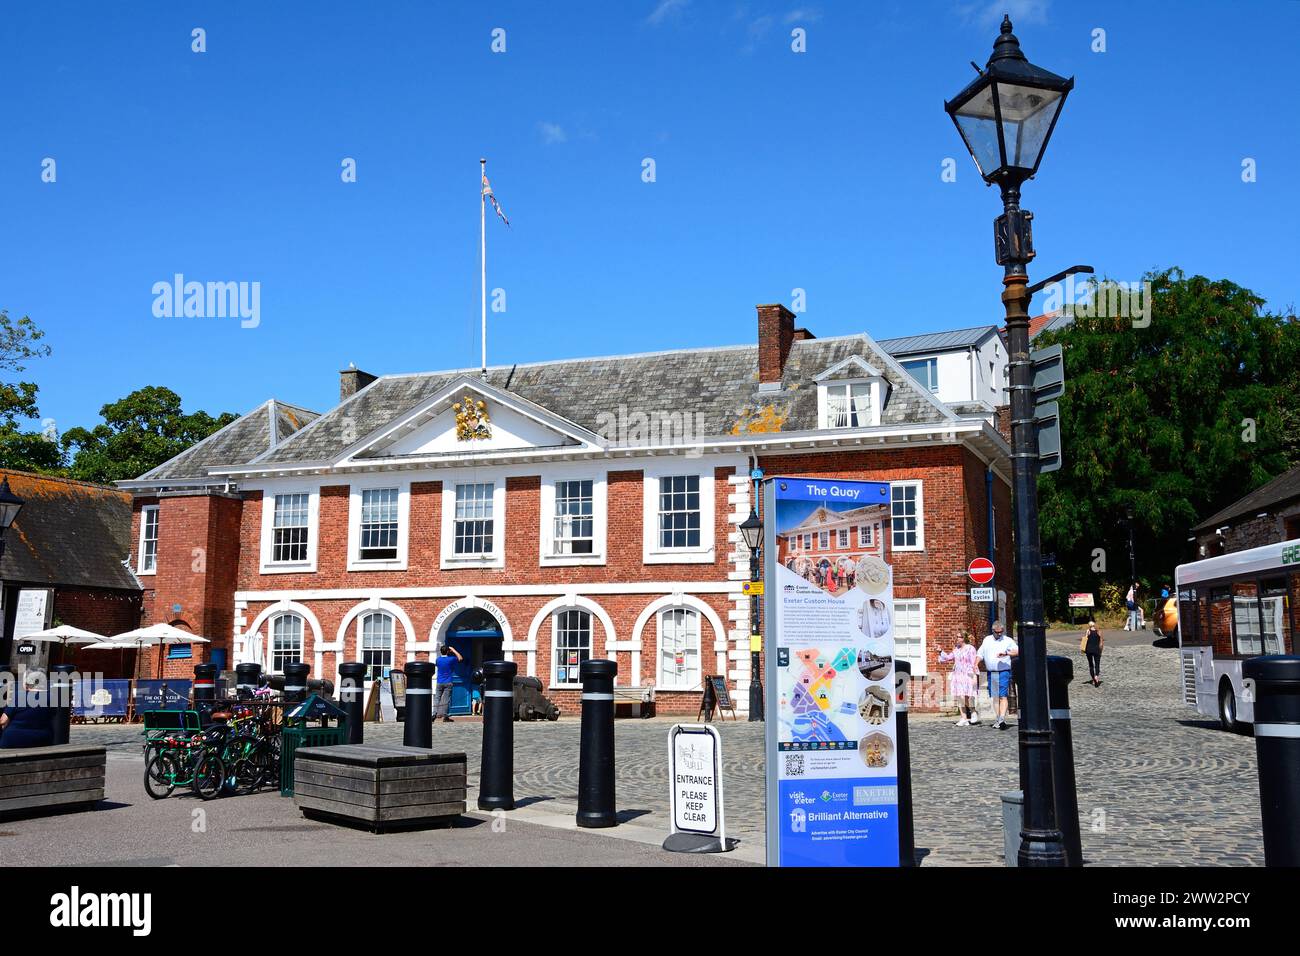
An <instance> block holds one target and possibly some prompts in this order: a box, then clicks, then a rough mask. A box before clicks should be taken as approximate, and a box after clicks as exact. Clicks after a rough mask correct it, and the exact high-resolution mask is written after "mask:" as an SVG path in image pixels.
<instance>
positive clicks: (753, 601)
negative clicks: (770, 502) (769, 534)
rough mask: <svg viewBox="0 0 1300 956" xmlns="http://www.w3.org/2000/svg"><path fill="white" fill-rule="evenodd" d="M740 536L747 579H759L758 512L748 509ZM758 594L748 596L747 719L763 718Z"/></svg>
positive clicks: (760, 524) (760, 537)
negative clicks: (746, 555)
mask: <svg viewBox="0 0 1300 956" xmlns="http://www.w3.org/2000/svg"><path fill="white" fill-rule="evenodd" d="M740 537H741V538H742V539H743V540H744V542H745V547H747V548H749V580H750V581H757V580H759V555H760V554H761V551H762V544H763V522H762V521H761V520H760V519H759V517H758V512H757V511H756V510H754V509H753V508H750V509H749V517H748V518H746V519H745V520H744V521H742V522H741V523H740ZM761 640H762V638H761V637H760V633H759V629H758V595H757V594H751V595H750V596H749V668H750V670H749V719H750V721H756V720H762V719H763V681H762V678H761V677H760V675H759V645H760V642H761Z"/></svg>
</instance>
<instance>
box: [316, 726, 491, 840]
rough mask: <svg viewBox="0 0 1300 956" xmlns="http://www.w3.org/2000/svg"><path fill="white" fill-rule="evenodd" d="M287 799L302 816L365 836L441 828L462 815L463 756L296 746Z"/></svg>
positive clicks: (389, 748) (392, 749)
mask: <svg viewBox="0 0 1300 956" xmlns="http://www.w3.org/2000/svg"><path fill="white" fill-rule="evenodd" d="M293 798H294V802H295V803H297V805H298V808H299V809H300V810H302V812H303V815H304V816H307V817H314V818H322V819H327V820H331V821H333V822H350V823H358V824H361V825H363V826H365V827H367V828H369V829H370V830H371V831H373V832H376V833H378V832H379V831H381V830H385V829H390V828H395V827H414V826H418V825H423V824H431V823H447V822H449V821H451V820H452V819H454V818H456V817H458V816H460V815H461V814H462V813H464V812H465V755H464V754H463V753H452V754H440V753H433V752H431V751H428V750H425V749H423V748H422V747H396V746H370V745H368V744H341V745H338V746H334V747H302V748H299V750H298V752H297V757H296V760H295V762H294V771H293Z"/></svg>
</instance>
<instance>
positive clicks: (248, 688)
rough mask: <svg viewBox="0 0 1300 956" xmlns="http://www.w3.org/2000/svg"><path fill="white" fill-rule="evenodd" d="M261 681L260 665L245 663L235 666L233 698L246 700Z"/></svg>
mask: <svg viewBox="0 0 1300 956" xmlns="http://www.w3.org/2000/svg"><path fill="white" fill-rule="evenodd" d="M261 680H262V665H261V664H254V663H251V662H249V661H245V662H244V663H242V664H236V665H235V696H237V697H238V698H239V699H240V700H248V699H249V698H251V697H252V696H253V692H254V691H256V690H257V687H258V684H259V683H260V682H261Z"/></svg>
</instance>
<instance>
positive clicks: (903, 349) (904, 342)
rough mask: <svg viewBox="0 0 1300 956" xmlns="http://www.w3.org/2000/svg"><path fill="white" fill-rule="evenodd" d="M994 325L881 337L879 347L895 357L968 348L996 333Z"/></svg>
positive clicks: (996, 329) (996, 328)
mask: <svg viewBox="0 0 1300 956" xmlns="http://www.w3.org/2000/svg"><path fill="white" fill-rule="evenodd" d="M997 334H998V327H997V326H996V325H977V326H974V327H973V328H969V329H954V330H952V331H950V332H929V333H927V334H925V335H904V336H900V337H899V338H894V339H881V340H880V343H879V344H880V347H881V348H882V349H884V350H885V351H886V352H888V353H889V354H890V355H893V356H895V357H897V356H900V355H919V354H921V353H922V352H945V351H947V350H949V349H960V348H969V347H970V346H972V345H979V344H980V343H981V342H983V341H984V340H985V339H986V338H988V337H989V336H990V335H997Z"/></svg>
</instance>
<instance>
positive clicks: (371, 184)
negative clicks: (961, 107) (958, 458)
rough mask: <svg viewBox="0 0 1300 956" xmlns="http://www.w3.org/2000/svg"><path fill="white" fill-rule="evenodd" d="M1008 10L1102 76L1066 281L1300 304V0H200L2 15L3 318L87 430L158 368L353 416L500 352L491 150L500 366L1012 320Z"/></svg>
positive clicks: (236, 401)
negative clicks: (973, 142)
mask: <svg viewBox="0 0 1300 956" xmlns="http://www.w3.org/2000/svg"><path fill="white" fill-rule="evenodd" d="M1004 10H1007V11H1009V12H1011V14H1012V16H1013V19H1015V21H1016V32H1017V34H1018V35H1019V37H1020V39H1021V41H1022V44H1023V46H1024V49H1025V51H1026V53H1027V55H1028V56H1029V58H1030V59H1031V60H1033V61H1034V62H1036V63H1038V64H1040V65H1042V66H1045V67H1047V68H1049V69H1052V70H1054V71H1055V72H1058V73H1061V74H1066V75H1070V74H1073V75H1074V76H1075V77H1076V80H1077V85H1076V89H1075V92H1074V93H1073V94H1072V95H1071V97H1070V100H1069V102H1068V103H1067V105H1066V108H1065V112H1064V114H1063V117H1062V119H1061V121H1060V123H1059V125H1058V127H1057V131H1056V134H1055V136H1054V137H1053V140H1052V143H1051V146H1050V148H1049V150H1048V154H1047V157H1046V160H1045V162H1044V164H1043V167H1042V170H1041V171H1040V175H1039V177H1038V180H1036V181H1034V182H1031V183H1029V184H1027V185H1026V188H1025V192H1024V204H1025V206H1026V207H1027V208H1029V209H1032V210H1033V211H1034V213H1035V221H1034V229H1035V243H1036V246H1037V249H1038V259H1037V261H1036V262H1035V263H1034V264H1033V266H1032V267H1031V275H1036V276H1038V277H1042V276H1045V275H1046V274H1047V273H1048V272H1051V271H1056V270H1057V269H1059V268H1063V267H1065V266H1067V265H1070V264H1072V263H1076V262H1088V263H1092V264H1093V265H1095V266H1096V267H1097V268H1098V271H1099V272H1105V273H1107V274H1109V275H1110V276H1111V277H1113V278H1116V279H1126V280H1129V279H1137V278H1138V277H1140V275H1141V274H1142V273H1143V272H1144V271H1146V270H1147V269H1150V268H1153V267H1159V266H1165V265H1180V266H1182V267H1184V268H1185V269H1186V270H1188V271H1189V272H1201V273H1205V274H1208V275H1212V276H1224V277H1228V278H1231V279H1232V280H1234V281H1236V282H1238V283H1241V284H1243V285H1246V286H1248V287H1251V288H1253V289H1255V290H1256V291H1257V292H1259V293H1261V294H1262V295H1264V296H1265V297H1266V298H1267V299H1268V300H1269V303H1270V305H1271V306H1272V307H1274V308H1276V309H1285V308H1286V307H1288V306H1290V305H1292V304H1294V303H1295V302H1296V301H1297V299H1300V295H1297V283H1298V282H1300V279H1297V275H1298V273H1297V270H1296V268H1295V263H1296V261H1297V259H1298V258H1300V257H1298V256H1297V253H1298V252H1300V248H1298V247H1300V239H1298V238H1297V231H1296V229H1295V213H1296V211H1297V210H1298V209H1300V201H1298V200H1300V186H1298V185H1297V175H1296V157H1297V156H1300V126H1298V125H1297V123H1296V120H1295V115H1296V114H1295V110H1294V96H1295V92H1296V89H1295V87H1296V81H1295V77H1294V72H1293V69H1292V64H1293V61H1294V50H1295V44H1296V41H1297V39H1298V38H1300V3H1294V2H1284V0H1276V2H1246V3H1240V4H1232V5H1229V4H1226V3H1213V4H1207V3H1192V2H1178V3H1141V4H1135V3H1131V2H1126V3H1089V4H1086V5H1085V4H1070V3H1065V2H1062V0H1055V2H1030V0H1002V2H998V3H992V4H989V3H985V2H983V0H979V2H975V0H971V2H956V3H946V2H945V3H939V2H934V3H925V2H920V3H911V2H888V0H881V2H871V3H866V2H851V3H850V2H826V0H816V2H814V0H788V2H784V3H769V2H758V0H751V2H744V3H735V2H717V3H708V2H705V0H638V2H632V0H627V2H619V3H596V2H591V3H578V2H572V3H547V4H538V3H535V2H527V3H466V4H457V5H451V4H441V3H440V4H429V3H418V2H409V3H403V2H396V0H385V2H378V3H355V2H345V3H340V2H332V0H317V2H312V3H294V2H285V3H277V4H267V3H262V2H252V0H231V2H227V3H219V4H218V3H212V2H205V3H197V2H185V0H179V2H178V0H168V2H157V3H135V4H126V5H118V4H87V3H67V2H48V3H42V4H23V5H19V4H13V5H10V6H9V8H8V9H7V10H6V12H5V14H4V16H3V17H2V18H0V62H3V63H4V64H5V71H4V75H3V78H2V79H0V83H3V87H4V89H3V95H0V143H2V146H0V210H2V211H3V225H2V226H0V308H5V309H8V310H9V312H10V314H11V315H13V316H20V315H24V314H26V315H30V316H31V317H32V318H33V319H34V320H36V322H37V323H38V324H39V325H40V326H41V327H42V328H44V329H45V330H46V332H47V334H48V339H47V340H48V342H49V344H50V345H51V346H52V347H53V349H54V354H53V355H52V356H51V357H50V358H47V359H43V360H40V361H38V362H35V363H33V364H32V365H31V366H30V367H29V369H28V371H27V373H26V375H25V376H24V377H25V378H29V379H31V380H34V381H36V382H37V383H38V384H39V385H40V404H41V409H42V412H43V413H44V415H45V416H47V417H50V418H53V419H54V420H55V422H56V424H57V426H58V428H59V429H60V430H61V431H62V430H66V429H67V428H69V427H71V426H73V425H88V424H93V423H94V422H95V421H97V420H98V409H99V407H100V405H102V404H103V403H105V402H107V401H111V400H115V399H117V398H119V397H121V396H123V395H125V394H127V393H128V392H130V391H131V390H133V389H135V388H138V387H141V386H144V385H149V384H156V385H167V386H169V387H171V388H173V389H175V390H176V391H177V392H179V393H180V394H181V396H182V398H183V399H184V401H185V406H186V408H187V409H194V408H204V409H207V410H208V411H211V412H217V411H222V410H231V411H237V412H243V411H247V410H248V409H250V408H252V407H254V406H255V405H257V404H258V403H260V402H261V401H263V400H264V399H266V398H268V397H275V398H278V399H281V400H284V401H290V402H295V403H298V404H302V405H305V406H308V407H311V408H315V409H324V408H327V407H329V406H330V405H331V404H332V403H333V402H334V401H335V400H336V398H337V388H338V385H337V375H336V373H337V370H338V369H340V368H342V367H344V366H346V365H347V364H348V363H349V362H353V363H355V364H356V365H357V366H359V367H361V368H364V369H367V370H369V371H373V372H377V373H382V372H409V371H418V370H429V369H442V368H455V367H464V366H476V365H477V363H478V348H479V346H478V317H479V298H478V297H479V290H478V283H479V274H478V226H479V224H478V208H477V207H478V183H477V178H478V159H479V157H480V156H486V157H487V158H488V160H489V165H488V174H489V176H490V178H491V180H492V183H493V186H494V187H495V190H496V193H497V195H498V197H499V198H500V200H501V203H502V205H503V207H504V208H505V211H506V212H507V214H508V215H509V216H510V218H511V222H512V227H513V228H512V229H510V230H507V229H505V228H504V226H502V225H501V224H500V223H499V222H489V223H488V225H489V234H488V270H489V275H488V285H489V288H495V287H501V288H503V289H505V290H506V305H507V310H506V312H505V313H503V314H495V315H493V314H490V316H489V321H490V330H489V361H490V362H492V363H505V362H514V361H520V362H525V361H536V360H545V359H555V358H566V357H574V356H584V355H604V354H612V353H619V352H627V351H646V350H654V349H664V348H677V347H697V346H709V345H726V344H737V343H744V342H750V341H753V339H754V336H755V328H756V320H755V314H754V308H753V307H754V305H755V304H756V303H760V302H771V301H781V302H786V303H789V302H790V299H791V293H792V290H793V289H795V288H801V289H804V290H806V297H807V311H806V313H805V314H804V315H803V316H802V317H801V318H802V320H803V323H805V324H807V325H808V327H809V328H811V329H812V330H813V331H814V332H815V333H816V334H818V335H821V336H829V335H839V334H847V333H851V332H857V331H861V330H864V329H865V330H866V331H868V332H869V333H871V334H872V335H874V336H876V337H877V338H883V337H888V336H890V335H898V334H904V333H910V332H923V331H930V330H938V329H944V328H959V327H963V326H969V325H977V324H982V323H986V322H990V321H997V319H998V317H999V315H1000V306H999V301H998V293H999V291H1000V282H999V279H1000V270H999V269H998V267H997V266H996V265H995V263H994V262H993V256H992V240H991V235H990V231H991V229H990V227H991V222H992V219H993V217H994V216H995V215H996V214H997V213H998V212H999V204H998V197H997V195H996V192H995V191H994V190H992V189H988V188H986V187H984V186H983V184H982V183H981V182H980V181H979V180H978V177H977V175H976V172H975V168H974V165H973V164H972V163H971V161H970V159H969V157H968V156H967V155H966V154H965V151H964V150H963V148H962V147H961V144H960V141H959V139H958V137H957V134H956V131H955V130H954V128H953V126H952V124H951V122H950V121H949V119H948V118H947V116H946V115H945V114H944V113H943V110H942V102H943V100H944V99H945V98H947V97H951V96H952V95H953V94H955V93H956V92H957V91H958V90H959V89H960V88H961V87H962V86H964V85H965V84H966V83H967V81H968V80H969V79H970V78H971V77H972V76H973V71H972V70H971V68H970V66H969V65H968V63H969V61H970V60H976V61H978V62H979V63H980V64H981V65H982V64H983V63H984V61H985V60H986V59H987V58H988V55H989V52H990V50H991V46H992V41H993V39H994V37H995V36H996V33H997V23H998V21H999V20H1000V18H1001V14H1002V12H1003V11H1004ZM196 27H201V28H203V29H204V30H205V31H206V43H207V51H206V52H204V53H195V52H193V51H192V50H191V44H192V39H191V31H192V29H194V28H196ZM796 27H802V28H803V29H805V30H806V31H807V52H806V53H802V54H796V53H794V52H793V51H792V50H791V37H790V33H791V30H792V29H794V28H796ZM494 28H502V29H504V30H505V31H506V34H505V36H506V52H505V53H493V52H492V50H491V42H492V31H493V29H494ZM1096 29H1101V30H1104V31H1105V43H1106V50H1105V52H1104V53H1096V52H1093V51H1092V49H1091V46H1092V45H1093V42H1094V33H1093V31H1094V30H1096ZM47 157H49V158H53V159H54V160H55V162H56V164H57V166H56V171H57V180H56V181H55V182H53V183H45V182H42V181H41V169H42V161H43V160H44V159H45V158H47ZM348 157H350V158H353V159H355V161H356V164H357V181H356V182H355V183H344V182H342V181H341V177H340V171H341V163H342V161H343V160H344V158H348ZM646 157H650V158H653V159H654V160H655V164H656V181H655V182H653V183H645V182H643V181H642V177H641V172H642V161H643V159H645V158H646ZM949 157H951V158H955V159H956V160H957V162H958V165H957V181H956V182H951V183H949V182H943V181H942V179H941V175H940V174H941V171H942V163H943V161H944V159H945V158H949ZM1247 157H1249V158H1252V159H1254V160H1255V162H1256V164H1257V170H1258V181H1257V182H1254V183H1243V182H1242V179H1241V163H1242V161H1243V159H1245V158H1247ZM178 272H179V273H183V274H184V275H185V276H186V278H187V279H191V280H198V281H204V282H206V281H222V282H228V281H229V282H240V281H242V282H260V283H261V308H260V324H259V325H258V326H257V327H256V328H241V327H240V323H239V321H238V319H230V318H225V319H198V318H158V317H155V316H154V314H153V302H154V296H153V293H152V288H153V285H154V283H156V282H159V281H170V280H171V278H172V276H173V275H174V274H175V273H178Z"/></svg>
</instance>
